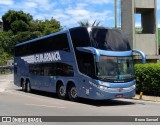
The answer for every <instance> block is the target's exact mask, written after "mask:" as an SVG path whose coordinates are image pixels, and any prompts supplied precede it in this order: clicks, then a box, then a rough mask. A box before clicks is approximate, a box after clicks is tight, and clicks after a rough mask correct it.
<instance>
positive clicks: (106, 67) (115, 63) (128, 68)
mask: <svg viewBox="0 0 160 125" xmlns="http://www.w3.org/2000/svg"><path fill="white" fill-rule="evenodd" d="M133 69H134V67H133V57H132V56H129V57H111V56H100V60H99V62H98V63H97V69H96V75H97V77H98V79H99V80H102V81H108V82H127V81H131V80H132V79H133V78H134V71H133Z"/></svg>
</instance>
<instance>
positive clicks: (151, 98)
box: [132, 96, 160, 102]
mask: <svg viewBox="0 0 160 125" xmlns="http://www.w3.org/2000/svg"><path fill="white" fill-rule="evenodd" d="M147 98H148V99H147ZM155 98H156V97H143V96H142V99H140V98H138V97H133V98H132V99H133V100H140V101H151V102H160V99H155ZM158 98H160V97H158Z"/></svg>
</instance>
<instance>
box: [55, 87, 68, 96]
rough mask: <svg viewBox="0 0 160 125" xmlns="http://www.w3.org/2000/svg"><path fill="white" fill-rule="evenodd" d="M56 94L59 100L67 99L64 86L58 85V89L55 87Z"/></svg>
mask: <svg viewBox="0 0 160 125" xmlns="http://www.w3.org/2000/svg"><path fill="white" fill-rule="evenodd" d="M57 94H58V97H59V98H60V99H66V98H67V94H66V92H65V88H64V85H62V84H60V85H58V87H57Z"/></svg>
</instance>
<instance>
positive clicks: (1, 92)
mask: <svg viewBox="0 0 160 125" xmlns="http://www.w3.org/2000/svg"><path fill="white" fill-rule="evenodd" d="M0 86H1V87H0V116H160V103H158V102H149V101H139V100H132V99H117V100H105V101H93V100H87V99H81V100H80V102H71V101H68V100H61V99H58V98H57V95H56V94H53V93H46V92H39V91H33V92H32V93H25V92H23V91H21V88H18V87H16V86H14V84H13V76H12V75H6V76H0ZM94 118H95V119H96V117H94ZM97 119H98V117H97ZM159 122H160V119H159ZM1 124H2V125H3V124H8V123H0V125H1ZM10 124H13V125H16V124H18V125H19V124H20V125H22V124H25V125H31V123H10ZM32 124H33V123H32ZM34 124H37V125H39V124H40V125H44V124H60V125H61V124H65V125H66V124H67V125H72V124H73V125H75V123H70V122H58V123H56V122H54V123H34ZM76 124H80V125H81V124H86V123H83V122H81V123H77V122H76ZM87 124H90V125H94V124H95V125H97V124H104V125H106V124H112V125H113V124H118V125H122V124H123V125H125V124H126V125H128V124H137V125H141V124H158V123H155V122H154V123H152V122H151V123H146V122H138V123H136V122H126V123H122V122H120V123H109V122H105V123H104V122H101V123H91V122H90V123H87Z"/></svg>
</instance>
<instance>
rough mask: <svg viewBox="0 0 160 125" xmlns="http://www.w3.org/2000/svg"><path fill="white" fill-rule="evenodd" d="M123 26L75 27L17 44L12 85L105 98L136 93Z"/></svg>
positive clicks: (72, 96) (76, 96)
mask: <svg viewBox="0 0 160 125" xmlns="http://www.w3.org/2000/svg"><path fill="white" fill-rule="evenodd" d="M134 52H136V53H138V54H139V55H141V57H142V62H143V63H145V54H144V53H143V52H141V51H139V50H132V49H131V47H130V44H129V41H128V39H127V38H126V37H125V35H124V34H123V33H121V31H119V30H117V29H109V28H104V27H76V28H71V29H68V30H65V31H60V32H57V33H53V34H50V35H47V36H43V37H41V38H36V39H33V40H30V41H26V42H23V43H19V44H17V45H16V46H15V57H14V84H15V85H17V86H19V87H22V90H24V91H27V92H30V91H31V90H32V89H34V90H40V91H47V92H53V93H57V94H58V97H59V98H61V99H66V98H67V97H69V99H70V100H72V101H77V100H78V99H79V97H82V98H88V99H94V100H103V99H115V98H131V97H134V96H135V89H136V86H135V85H136V80H135V76H134V60H133V53H134Z"/></svg>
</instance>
